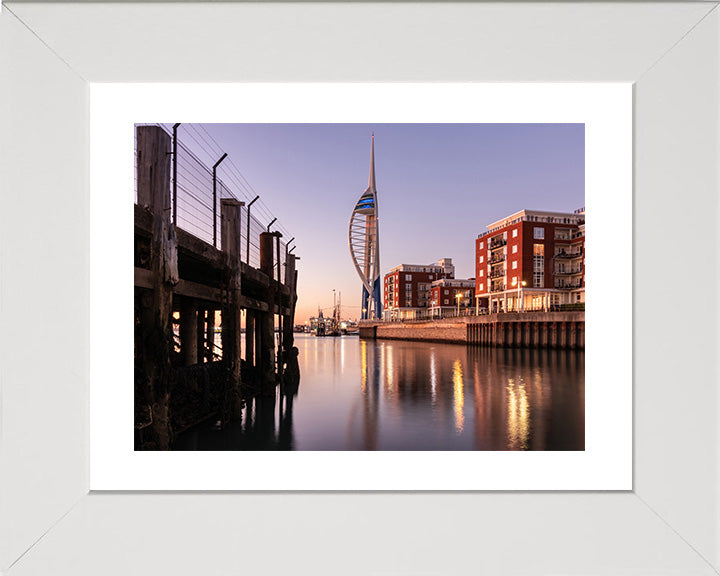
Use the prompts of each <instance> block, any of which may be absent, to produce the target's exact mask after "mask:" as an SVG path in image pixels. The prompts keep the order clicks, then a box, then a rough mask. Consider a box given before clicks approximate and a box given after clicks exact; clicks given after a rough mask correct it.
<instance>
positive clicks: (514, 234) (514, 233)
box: [512, 228, 517, 238]
mask: <svg viewBox="0 0 720 576" xmlns="http://www.w3.org/2000/svg"><path fill="white" fill-rule="evenodd" d="M512 237H513V238H517V228H515V230H513V235H512Z"/></svg>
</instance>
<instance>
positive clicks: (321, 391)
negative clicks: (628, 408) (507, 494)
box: [174, 334, 585, 450]
mask: <svg viewBox="0 0 720 576" xmlns="http://www.w3.org/2000/svg"><path fill="white" fill-rule="evenodd" d="M295 345H296V346H297V347H298V349H299V352H300V354H299V361H300V374H301V380H300V386H299V389H298V390H297V393H296V394H295V395H293V394H288V395H286V396H285V397H283V398H282V399H281V398H278V399H272V398H270V399H267V398H259V399H256V400H253V401H250V402H248V405H247V406H246V407H245V409H244V410H243V414H242V419H241V420H238V421H236V422H234V423H232V424H230V425H228V426H227V427H225V428H224V429H222V430H219V429H217V428H216V427H215V426H214V425H213V423H212V422H208V423H206V424H204V425H201V426H198V427H196V428H194V429H192V430H190V431H188V432H186V433H185V434H183V435H182V436H180V437H179V438H178V439H177V441H176V443H175V446H174V449H176V450H584V447H585V357H584V352H583V351H564V350H534V349H502V348H479V347H468V346H464V345H458V344H432V343H423V342H405V341H397V340H377V341H376V340H361V339H359V338H358V337H357V336H343V337H335V338H331V337H326V338H316V337H313V336H310V335H307V334H296V335H295Z"/></svg>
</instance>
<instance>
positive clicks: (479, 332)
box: [360, 311, 585, 350]
mask: <svg viewBox="0 0 720 576" xmlns="http://www.w3.org/2000/svg"><path fill="white" fill-rule="evenodd" d="M360 337H361V338H366V339H386V340H414V341H421V342H452V343H458V344H472V345H478V346H490V347H510V348H560V349H568V350H572V349H580V350H582V349H584V348H585V312H584V311H564V312H520V313H512V312H510V313H500V314H483V315H481V316H458V317H453V318H443V319H437V320H407V321H403V322H378V321H362V322H361V323H360Z"/></svg>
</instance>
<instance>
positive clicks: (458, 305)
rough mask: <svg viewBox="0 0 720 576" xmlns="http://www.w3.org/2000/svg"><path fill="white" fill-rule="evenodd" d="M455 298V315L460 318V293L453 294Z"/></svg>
mask: <svg viewBox="0 0 720 576" xmlns="http://www.w3.org/2000/svg"><path fill="white" fill-rule="evenodd" d="M455 298H456V299H457V315H458V316H460V300H462V292H458V293H457V294H455Z"/></svg>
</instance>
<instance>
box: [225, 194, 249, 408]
mask: <svg viewBox="0 0 720 576" xmlns="http://www.w3.org/2000/svg"><path fill="white" fill-rule="evenodd" d="M243 206H245V202H240V201H238V200H235V199H234V198H223V199H222V200H220V214H221V216H220V217H221V222H222V228H221V231H220V242H221V246H222V251H223V253H224V254H225V263H226V266H227V270H228V282H227V298H226V299H225V302H224V303H223V310H222V350H223V352H222V354H223V362H225V365H226V367H227V371H228V376H229V378H230V390H229V397H228V403H229V406H228V408H229V416H230V417H231V418H237V417H239V416H240V405H241V398H240V377H241V374H240V366H241V362H240V360H241V354H242V353H241V343H242V341H241V328H242V319H241V312H242V309H241V307H240V301H241V300H242V293H241V265H240V248H241V245H240V234H241V232H240V231H241V230H242V228H241V208H242V207H243Z"/></svg>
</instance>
